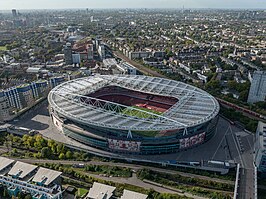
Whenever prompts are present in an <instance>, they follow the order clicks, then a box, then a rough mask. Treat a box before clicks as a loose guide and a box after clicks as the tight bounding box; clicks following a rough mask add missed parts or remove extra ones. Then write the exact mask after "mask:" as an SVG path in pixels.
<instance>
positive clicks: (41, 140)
mask: <svg viewBox="0 0 266 199" xmlns="http://www.w3.org/2000/svg"><path fill="white" fill-rule="evenodd" d="M46 146H47V141H46V140H45V139H44V138H43V137H42V136H41V135H36V137H35V143H34V147H36V148H37V149H42V148H43V147H46Z"/></svg>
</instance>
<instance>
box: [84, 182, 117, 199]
mask: <svg viewBox="0 0 266 199" xmlns="http://www.w3.org/2000/svg"><path fill="white" fill-rule="evenodd" d="M115 189H116V187H112V186H109V185H105V184H101V183H98V182H94V183H93V186H92V188H90V191H89V193H88V195H87V196H86V198H92V199H109V198H111V197H112V195H113V192H114V190H115Z"/></svg>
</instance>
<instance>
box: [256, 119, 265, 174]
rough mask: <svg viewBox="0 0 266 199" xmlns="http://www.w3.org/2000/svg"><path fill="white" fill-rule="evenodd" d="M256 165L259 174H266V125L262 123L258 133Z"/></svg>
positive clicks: (259, 124) (259, 125)
mask: <svg viewBox="0 0 266 199" xmlns="http://www.w3.org/2000/svg"><path fill="white" fill-rule="evenodd" d="M254 163H255V165H256V167H257V168H258V171H259V172H264V173H266V124H265V123H263V122H261V121H260V122H259V123H258V127H257V132H256V141H255V156H254Z"/></svg>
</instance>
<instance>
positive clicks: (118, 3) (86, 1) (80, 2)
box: [0, 0, 266, 10]
mask: <svg viewBox="0 0 266 199" xmlns="http://www.w3.org/2000/svg"><path fill="white" fill-rule="evenodd" d="M183 5H184V6H185V7H186V8H264V9H265V8H266V0H0V10H10V9H12V8H16V9H63V8H181V7H182V6H183Z"/></svg>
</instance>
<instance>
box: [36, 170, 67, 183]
mask: <svg viewBox="0 0 266 199" xmlns="http://www.w3.org/2000/svg"><path fill="white" fill-rule="evenodd" d="M61 174H62V172H59V171H54V170H51V169H46V168H43V167H40V168H39V170H38V171H37V173H36V174H35V176H34V178H33V180H32V181H33V182H37V183H43V184H44V185H46V186H48V185H50V184H51V183H52V182H53V181H54V180H55V179H56V178H58V177H59V176H60V175H61Z"/></svg>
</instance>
